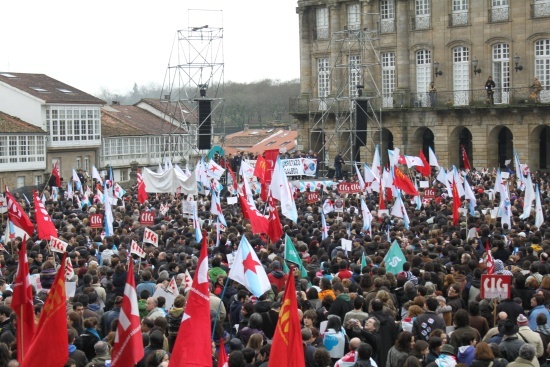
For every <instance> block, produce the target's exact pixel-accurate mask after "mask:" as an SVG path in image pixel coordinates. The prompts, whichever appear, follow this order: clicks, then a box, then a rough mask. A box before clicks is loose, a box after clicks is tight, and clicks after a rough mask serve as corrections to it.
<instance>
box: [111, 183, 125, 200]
mask: <svg viewBox="0 0 550 367" xmlns="http://www.w3.org/2000/svg"><path fill="white" fill-rule="evenodd" d="M113 195H114V196H115V197H116V198H118V199H122V197H123V196H124V195H126V190H124V189H123V188H122V186H120V185H119V184H118V183H115V188H114V190H113Z"/></svg>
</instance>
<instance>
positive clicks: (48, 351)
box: [21, 253, 69, 367]
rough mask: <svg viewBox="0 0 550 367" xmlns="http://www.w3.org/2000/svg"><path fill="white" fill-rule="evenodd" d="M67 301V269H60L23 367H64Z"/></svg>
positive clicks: (65, 358)
mask: <svg viewBox="0 0 550 367" xmlns="http://www.w3.org/2000/svg"><path fill="white" fill-rule="evenodd" d="M66 258H67V253H64V254H63V259H62V260H61V261H60V264H65V259H66ZM66 299H67V297H66V295H65V269H63V267H60V268H59V270H58V271H57V275H56V277H55V280H54V282H53V285H52V288H51V289H50V292H49V293H48V298H46V303H45V304H44V308H43V309H42V314H41V315H40V321H39V322H38V327H37V332H36V334H35V336H34V340H33V342H32V344H31V346H30V348H29V349H28V351H27V354H26V356H25V359H23V360H21V367H36V366H46V365H47V366H63V365H64V364H65V362H67V359H68V358H69V350H68V349H67V340H68V338H69V336H68V332H67V328H66V325H67V310H66ZM45 346H47V347H45ZM45 362H47V363H45Z"/></svg>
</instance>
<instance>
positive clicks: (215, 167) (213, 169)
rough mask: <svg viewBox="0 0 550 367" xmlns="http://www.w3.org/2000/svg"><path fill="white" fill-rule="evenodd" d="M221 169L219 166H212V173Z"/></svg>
mask: <svg viewBox="0 0 550 367" xmlns="http://www.w3.org/2000/svg"><path fill="white" fill-rule="evenodd" d="M217 169H219V168H218V167H217V166H214V165H212V167H210V171H212V172H216V170H217Z"/></svg>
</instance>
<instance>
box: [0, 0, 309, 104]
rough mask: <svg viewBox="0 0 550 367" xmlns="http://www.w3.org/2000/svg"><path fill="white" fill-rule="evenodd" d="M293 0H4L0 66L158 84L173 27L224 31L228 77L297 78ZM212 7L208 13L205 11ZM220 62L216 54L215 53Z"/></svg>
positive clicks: (92, 80)
mask: <svg viewBox="0 0 550 367" xmlns="http://www.w3.org/2000/svg"><path fill="white" fill-rule="evenodd" d="M296 4H297V1H296V0H277V1H270V2H268V1H262V0H203V1H196V2H191V1H182V0H163V1H157V2H151V1H147V2H145V1H142V0H137V1H136V0H134V1H129V0H116V1H105V0H99V1H94V2H82V1H75V0H54V1H43V0H27V1H25V0H20V1H4V2H3V4H2V10H1V12H2V20H1V21H0V72H14V73H15V72H23V73H40V74H47V75H49V76H51V77H53V78H55V79H58V80H60V81H62V82H65V83H67V84H69V85H71V86H73V87H75V88H78V89H81V90H83V91H85V92H88V93H91V94H97V93H99V91H100V89H101V88H106V89H109V90H110V91H112V92H115V93H125V92H127V91H129V90H131V88H132V86H133V85H134V83H138V85H148V84H150V83H155V84H158V85H163V83H164V80H165V75H166V70H167V66H168V64H169V63H170V64H173V61H172V62H171V61H169V60H170V55H171V53H172V54H173V55H174V54H175V53H176V51H175V50H174V52H173V45H174V41H175V36H176V33H177V30H181V29H187V28H189V27H196V26H203V25H205V24H208V25H210V26H214V27H219V28H222V27H223V29H224V31H223V47H224V52H223V62H224V64H225V65H224V75H225V81H226V82H227V81H236V82H253V81H257V80H262V79H266V78H269V79H280V80H282V81H286V80H291V79H295V78H298V77H299V71H300V70H299V35H298V15H297V14H296ZM206 10H212V11H206ZM218 60H219V58H218Z"/></svg>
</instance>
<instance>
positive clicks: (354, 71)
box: [349, 55, 362, 98]
mask: <svg viewBox="0 0 550 367" xmlns="http://www.w3.org/2000/svg"><path fill="white" fill-rule="evenodd" d="M361 84H362V82H361V56H359V55H351V56H350V57H349V96H350V97H351V98H356V97H357V86H358V85H361Z"/></svg>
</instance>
